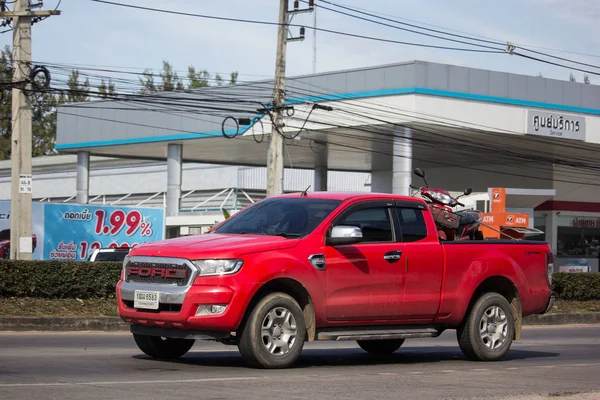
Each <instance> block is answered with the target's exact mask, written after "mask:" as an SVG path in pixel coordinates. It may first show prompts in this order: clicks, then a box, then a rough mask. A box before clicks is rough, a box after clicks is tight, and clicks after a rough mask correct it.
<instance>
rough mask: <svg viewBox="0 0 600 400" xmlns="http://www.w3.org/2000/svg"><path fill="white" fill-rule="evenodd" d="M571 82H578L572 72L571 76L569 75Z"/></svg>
mask: <svg viewBox="0 0 600 400" xmlns="http://www.w3.org/2000/svg"><path fill="white" fill-rule="evenodd" d="M569 82H577V79H575V75H573V73H572V72H571V75H569Z"/></svg>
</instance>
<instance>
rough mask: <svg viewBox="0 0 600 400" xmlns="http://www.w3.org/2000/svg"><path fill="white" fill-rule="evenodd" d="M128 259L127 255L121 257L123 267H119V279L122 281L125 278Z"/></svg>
mask: <svg viewBox="0 0 600 400" xmlns="http://www.w3.org/2000/svg"><path fill="white" fill-rule="evenodd" d="M130 259H131V257H129V255H126V256H125V258H124V259H123V269H121V280H122V281H124V280H125V270H126V268H127V263H128V262H129V260H130Z"/></svg>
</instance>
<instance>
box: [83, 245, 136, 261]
mask: <svg viewBox="0 0 600 400" xmlns="http://www.w3.org/2000/svg"><path fill="white" fill-rule="evenodd" d="M130 250H131V248H129V247H118V248H102V249H94V251H92V254H90V256H89V257H88V259H87V261H90V262H94V261H120V262H122V261H123V260H124V259H125V257H126V256H127V254H129V251H130Z"/></svg>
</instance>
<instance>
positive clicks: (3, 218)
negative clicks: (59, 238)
mask: <svg viewBox="0 0 600 400" xmlns="http://www.w3.org/2000/svg"><path fill="white" fill-rule="evenodd" d="M10 221H11V218H10V201H9V200H0V258H8V257H9V255H10ZM31 229H32V236H31V242H32V243H31V245H32V250H33V254H32V258H33V259H34V260H41V259H42V256H43V254H44V241H43V240H42V239H43V237H44V204H42V203H33V204H32V205H31Z"/></svg>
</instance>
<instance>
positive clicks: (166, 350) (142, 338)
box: [133, 333, 196, 359]
mask: <svg viewBox="0 0 600 400" xmlns="http://www.w3.org/2000/svg"><path fill="white" fill-rule="evenodd" d="M133 339H134V340H135V343H136V344H137V345H138V347H139V348H140V350H141V351H143V352H144V353H145V354H147V355H149V356H150V357H154V358H164V359H174V358H179V357H181V356H183V355H184V354H186V353H187V352H188V351H190V349H191V348H192V346H193V345H194V343H195V342H196V341H195V340H194V339H177V338H163V337H160V336H149V335H140V334H138V333H134V334H133Z"/></svg>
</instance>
